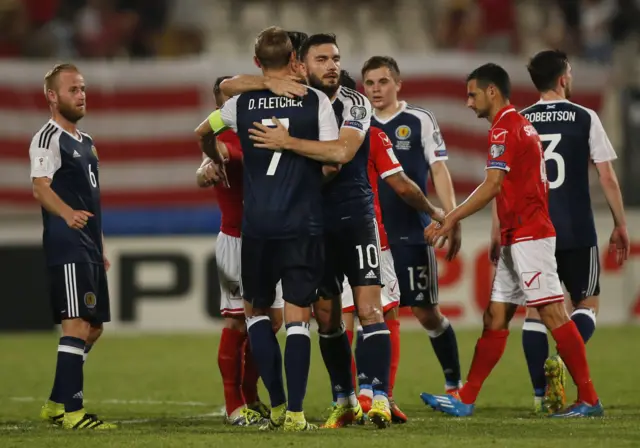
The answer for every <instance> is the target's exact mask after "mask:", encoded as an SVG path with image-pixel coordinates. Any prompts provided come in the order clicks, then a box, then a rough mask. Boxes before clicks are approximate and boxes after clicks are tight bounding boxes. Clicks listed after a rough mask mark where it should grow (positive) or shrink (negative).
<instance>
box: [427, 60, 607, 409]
mask: <svg viewBox="0 0 640 448" xmlns="http://www.w3.org/2000/svg"><path fill="white" fill-rule="evenodd" d="M510 92H511V82H510V79H509V75H508V74H507V72H506V71H505V70H504V69H503V68H502V67H500V66H498V65H496V64H492V63H489V64H485V65H483V66H480V67H478V68H477V69H475V70H474V71H473V72H471V74H469V76H468V77H467V107H469V108H470V109H472V110H473V111H474V112H475V114H476V116H477V117H478V118H486V119H487V120H488V121H489V122H491V129H490V131H489V133H488V134H489V135H488V138H487V140H488V145H487V146H488V151H487V152H488V154H487V163H486V175H485V180H484V182H482V184H481V185H479V186H478V188H476V189H475V190H474V192H473V193H471V195H470V196H469V197H468V198H467V199H466V200H465V201H464V202H463V203H462V204H460V205H459V206H457V207H456V208H454V209H453V211H451V212H450V213H449V214H447V216H446V217H445V221H444V223H442V224H436V223H431V224H430V225H429V227H428V228H427V229H426V230H425V238H426V239H427V241H429V242H430V243H432V244H433V243H435V242H436V241H438V239H439V238H441V237H443V236H444V235H446V234H447V232H449V231H451V229H452V228H453V227H454V226H455V224H456V223H457V222H458V221H460V220H462V219H464V218H466V217H468V216H471V215H473V214H474V213H476V212H478V211H479V210H481V209H482V208H484V207H485V206H487V205H488V204H489V203H490V202H492V200H494V199H495V201H494V207H495V213H496V214H497V219H496V220H495V221H494V224H499V228H500V244H499V246H498V248H499V250H495V252H494V253H493V254H492V257H493V259H494V260H496V272H495V275H494V278H493V285H492V290H491V302H490V303H489V305H488V307H487V309H486V311H485V313H484V316H483V321H484V322H483V323H484V328H483V332H482V336H481V337H480V339H478V342H477V344H476V349H475V353H474V355H473V361H472V362H471V368H470V369H469V374H468V375H467V382H466V383H465V384H464V386H462V387H461V388H460V389H459V391H458V392H456V393H453V394H447V395H432V394H427V393H423V394H422V395H421V397H422V399H423V401H424V402H425V403H426V404H428V405H429V406H431V407H432V408H434V409H437V410H440V411H442V412H444V413H447V414H450V415H453V416H457V417H468V416H470V415H472V414H473V411H474V408H475V401H476V399H477V397H478V394H479V393H480V390H481V388H482V385H483V383H484V382H485V380H486V379H487V378H488V376H489V375H490V374H491V371H492V370H493V368H494V367H495V366H496V364H497V363H498V361H500V358H501V357H502V354H503V353H504V350H505V348H506V345H507V337H508V335H509V321H511V319H512V318H513V316H514V314H515V312H516V309H517V308H518V306H527V307H529V308H536V310H537V311H538V313H539V315H540V318H541V320H542V322H543V323H544V325H545V326H546V327H547V328H548V329H549V330H550V331H551V334H552V336H553V339H554V340H555V341H556V344H557V349H558V353H559V354H560V356H561V357H562V359H563V361H564V363H565V364H566V365H567V368H568V369H569V373H570V374H571V376H572V378H573V380H574V383H575V384H576V386H577V387H578V399H577V402H576V404H575V405H573V406H571V407H570V408H568V409H567V410H566V411H563V412H560V413H557V414H554V417H559V418H576V417H598V416H602V415H603V414H604V409H603V407H602V403H601V402H600V400H599V398H598V394H597V392H596V390H595V388H594V386H593V383H592V381H591V374H590V370H589V364H588V362H587V354H586V350H585V345H584V341H583V339H582V336H581V335H580V332H579V331H578V327H577V326H576V324H575V322H574V321H573V320H571V319H570V318H569V316H568V315H567V311H566V309H565V307H564V294H563V292H562V285H561V283H560V278H559V277H558V272H557V263H556V258H555V246H556V230H555V228H554V226H553V223H552V222H551V217H550V216H549V206H548V188H549V182H548V180H547V172H546V167H545V161H544V154H543V150H542V143H541V141H540V137H539V136H538V133H537V131H536V129H535V128H534V127H533V126H532V125H531V123H530V122H529V121H528V120H527V119H526V118H525V117H524V116H523V115H521V114H519V113H518V112H517V111H516V109H515V107H513V106H512V105H511V104H510V102H509V96H510ZM494 248H495V245H494Z"/></svg>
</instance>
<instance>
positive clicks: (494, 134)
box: [486, 128, 517, 172]
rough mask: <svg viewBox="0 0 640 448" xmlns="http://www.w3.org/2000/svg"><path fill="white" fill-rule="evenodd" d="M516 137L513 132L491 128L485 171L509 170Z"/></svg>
mask: <svg viewBox="0 0 640 448" xmlns="http://www.w3.org/2000/svg"><path fill="white" fill-rule="evenodd" d="M516 147H517V145H516V136H515V135H514V133H513V131H511V130H507V129H504V128H493V129H491V130H490V131H489V156H488V159H487V167H486V169H499V170H504V171H507V172H508V171H509V170H511V163H512V162H513V158H514V156H515V151H516Z"/></svg>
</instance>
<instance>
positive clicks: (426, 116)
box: [402, 103, 438, 129]
mask: <svg viewBox="0 0 640 448" xmlns="http://www.w3.org/2000/svg"><path fill="white" fill-rule="evenodd" d="M402 113H403V114H405V115H406V116H410V117H415V118H417V119H418V120H419V122H420V124H421V125H422V126H425V125H426V126H428V127H432V128H433V129H437V128H438V122H437V121H436V116H435V115H434V114H433V112H431V111H430V110H429V109H425V108H423V107H418V106H414V105H412V104H409V103H407V105H406V106H405V108H404V110H403V111H402Z"/></svg>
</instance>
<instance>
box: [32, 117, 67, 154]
mask: <svg viewBox="0 0 640 448" xmlns="http://www.w3.org/2000/svg"><path fill="white" fill-rule="evenodd" d="M61 134H62V129H61V128H60V126H58V125H57V124H56V123H54V122H53V120H49V121H47V122H46V123H45V124H44V125H43V126H42V127H41V128H40V129H38V131H37V132H36V133H35V134H34V135H33V138H32V139H31V147H38V148H41V149H51V148H53V147H57V146H59V139H60V135H61Z"/></svg>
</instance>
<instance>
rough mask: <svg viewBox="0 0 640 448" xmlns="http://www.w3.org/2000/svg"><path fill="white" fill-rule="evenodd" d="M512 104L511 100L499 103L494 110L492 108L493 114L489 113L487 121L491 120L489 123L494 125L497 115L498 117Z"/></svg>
mask: <svg viewBox="0 0 640 448" xmlns="http://www.w3.org/2000/svg"><path fill="white" fill-rule="evenodd" d="M510 105H511V103H510V102H509V100H504V101H498V102H497V103H496V104H495V105H494V106H493V107H492V108H491V112H490V113H489V116H488V117H487V120H489V123H493V120H495V119H496V115H498V113H499V112H500V111H501V110H502V109H504V108H505V107H507V106H510Z"/></svg>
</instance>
